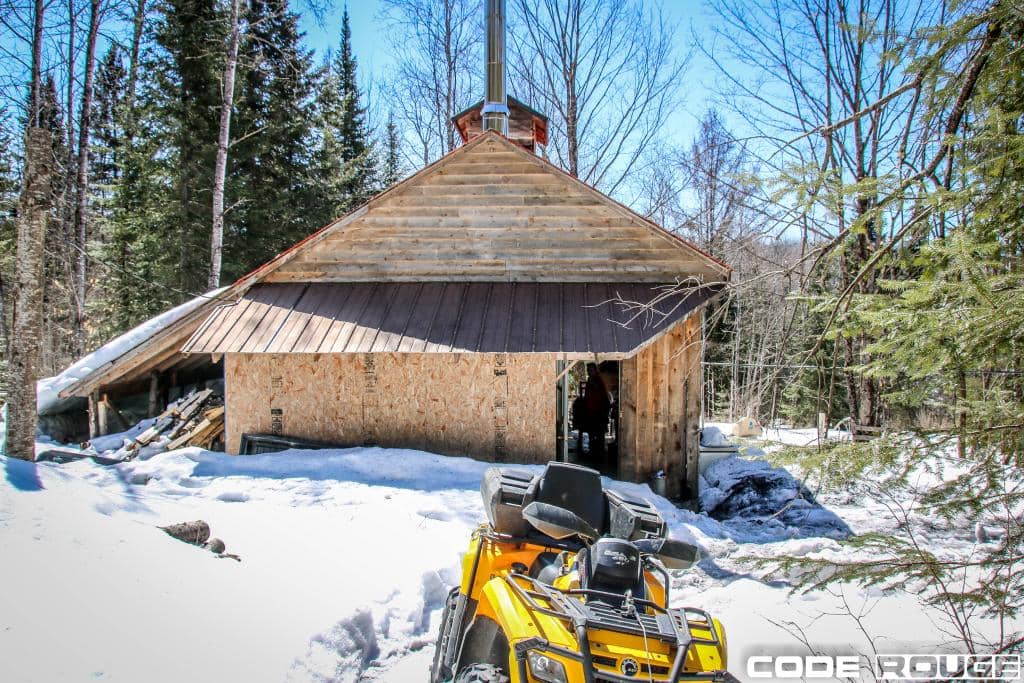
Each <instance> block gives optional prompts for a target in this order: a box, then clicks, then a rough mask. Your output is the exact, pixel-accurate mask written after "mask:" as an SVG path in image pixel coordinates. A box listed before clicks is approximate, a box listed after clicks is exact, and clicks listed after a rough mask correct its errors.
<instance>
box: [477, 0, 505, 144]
mask: <svg viewBox="0 0 1024 683" xmlns="http://www.w3.org/2000/svg"><path fill="white" fill-rule="evenodd" d="M486 11H487V85H486V87H487V94H486V95H485V96H484V106H483V109H481V110H480V114H481V116H482V117H483V129H484V131H485V132H486V131H489V130H496V131H498V132H499V133H501V134H502V135H506V136H507V135H508V99H507V97H506V95H505V0H486Z"/></svg>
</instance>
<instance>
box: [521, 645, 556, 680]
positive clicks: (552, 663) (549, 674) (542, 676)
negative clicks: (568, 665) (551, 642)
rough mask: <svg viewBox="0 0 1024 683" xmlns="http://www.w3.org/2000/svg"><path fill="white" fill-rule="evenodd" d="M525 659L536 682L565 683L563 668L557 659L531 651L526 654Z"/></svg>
mask: <svg viewBox="0 0 1024 683" xmlns="http://www.w3.org/2000/svg"><path fill="white" fill-rule="evenodd" d="M526 659H527V661H529V662H530V673H532V674H533V677H534V678H536V679H537V680H538V681H545V682H546V683H565V667H564V666H562V663H561V662H560V661H558V660H557V659H551V657H548V656H547V655H546V654H544V653H543V652H535V651H533V650H530V651H529V652H527V653H526Z"/></svg>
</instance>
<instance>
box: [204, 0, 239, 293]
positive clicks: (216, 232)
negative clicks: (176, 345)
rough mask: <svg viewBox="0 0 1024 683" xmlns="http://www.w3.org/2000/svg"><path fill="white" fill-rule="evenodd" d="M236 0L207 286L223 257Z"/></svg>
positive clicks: (216, 278) (215, 281) (216, 282)
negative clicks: (225, 179)
mask: <svg viewBox="0 0 1024 683" xmlns="http://www.w3.org/2000/svg"><path fill="white" fill-rule="evenodd" d="M238 12H239V0H231V18H230V21H231V33H230V36H229V37H228V54H227V59H226V60H225V62H224V81H223V89H224V91H223V95H222V98H221V105H220V128H219V129H218V131H217V160H216V162H215V163H214V167H213V230H212V234H211V236H210V278H209V281H208V283H207V284H208V285H209V288H210V289H216V288H217V287H219V286H220V271H221V262H222V260H223V258H224V178H225V175H226V174H227V167H228V143H229V141H230V139H231V108H232V106H233V105H234V100H235V70H236V68H237V66H238V41H239V35H240V33H241V31H240V29H239V25H238V24H239V19H238Z"/></svg>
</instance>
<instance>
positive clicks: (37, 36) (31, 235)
mask: <svg viewBox="0 0 1024 683" xmlns="http://www.w3.org/2000/svg"><path fill="white" fill-rule="evenodd" d="M45 12H46V2H45V0H35V11H34V17H33V26H32V77H31V81H30V86H29V93H30V95H29V111H28V126H27V130H26V131H25V172H24V175H23V177H22V187H21V197H20V199H19V206H18V238H17V239H18V241H17V245H16V249H17V254H16V256H17V264H16V267H15V276H14V277H15V280H14V295H13V298H14V315H13V320H12V325H11V326H12V328H13V334H12V335H11V339H10V348H9V355H8V358H7V377H6V382H5V384H6V389H7V422H6V424H5V426H4V428H5V430H6V431H7V454H8V455H11V456H14V457H16V458H22V459H24V460H34V459H35V438H36V380H37V379H38V374H39V371H38V367H39V356H40V353H39V347H40V344H39V338H40V332H41V327H42V307H43V306H42V302H43V244H44V241H45V239H46V223H47V219H48V218H49V215H50V204H51V202H52V200H53V195H52V188H51V186H50V173H51V164H52V163H53V139H52V137H51V135H50V131H49V130H47V129H46V128H42V127H41V126H40V124H41V123H42V117H41V116H40V110H41V108H42V61H43V17H44V14H45Z"/></svg>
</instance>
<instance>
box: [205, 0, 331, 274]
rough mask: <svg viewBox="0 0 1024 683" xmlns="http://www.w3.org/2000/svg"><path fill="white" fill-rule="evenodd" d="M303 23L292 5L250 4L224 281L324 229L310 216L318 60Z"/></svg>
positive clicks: (279, 0) (264, 0)
mask: <svg viewBox="0 0 1024 683" xmlns="http://www.w3.org/2000/svg"><path fill="white" fill-rule="evenodd" d="M298 22H299V18H298V15H297V14H295V13H294V12H292V11H290V10H289V9H288V3H287V0H252V2H251V3H250V5H249V9H248V23H249V27H250V28H249V31H248V32H247V35H246V37H245V40H244V42H243V44H242V47H241V52H240V55H239V72H240V73H239V82H238V86H237V88H238V93H237V96H236V102H235V105H236V114H235V117H234V119H233V122H232V128H233V130H234V131H236V133H235V135H234V137H235V138H236V140H237V142H236V143H235V144H234V146H233V147H232V151H231V164H230V166H229V176H230V177H229V181H230V182H229V185H228V195H229V197H235V198H237V199H236V206H235V208H234V209H233V210H232V211H231V212H230V213H229V214H228V216H227V219H228V220H227V224H228V226H227V229H228V232H227V236H226V239H225V258H224V278H223V279H224V280H225V281H229V280H233V279H235V278H237V277H238V276H240V275H242V274H244V273H245V272H248V271H249V270H251V269H252V268H254V267H256V266H257V265H259V264H260V263H263V262H264V261H266V260H268V259H270V258H271V257H273V256H274V254H276V253H277V252H279V251H280V250H281V249H283V248H285V247H287V246H289V245H291V244H293V243H294V242H297V241H298V240H300V239H302V238H303V237H305V236H307V235H308V234H309V233H310V232H312V231H313V230H314V229H315V228H317V227H320V226H319V224H318V223H316V220H317V218H318V216H316V215H312V216H311V215H310V211H309V207H310V205H314V206H315V204H316V202H317V200H318V198H317V196H316V194H315V189H316V188H315V183H314V176H315V169H313V168H312V163H313V158H312V154H311V153H310V151H309V149H310V146H311V140H312V132H311V123H310V121H311V119H312V118H313V102H312V99H313V76H312V58H311V55H310V53H309V52H308V51H306V50H304V49H303V48H302V46H301V45H300V39H301V33H300V31H299V28H298ZM313 213H314V214H316V213H318V212H316V211H314V212H313Z"/></svg>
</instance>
